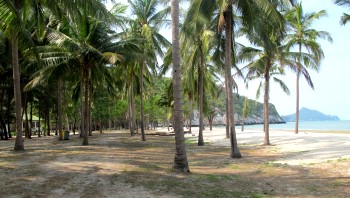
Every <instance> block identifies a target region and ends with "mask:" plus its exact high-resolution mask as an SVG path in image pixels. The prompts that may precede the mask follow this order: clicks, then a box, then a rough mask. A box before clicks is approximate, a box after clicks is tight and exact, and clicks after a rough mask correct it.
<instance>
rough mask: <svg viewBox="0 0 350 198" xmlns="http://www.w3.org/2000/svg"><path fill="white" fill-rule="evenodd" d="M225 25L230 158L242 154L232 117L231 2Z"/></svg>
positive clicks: (226, 13)
mask: <svg viewBox="0 0 350 198" xmlns="http://www.w3.org/2000/svg"><path fill="white" fill-rule="evenodd" d="M224 17H225V21H226V25H225V28H226V29H225V33H226V38H225V65H226V66H225V67H226V69H225V70H226V75H225V80H226V86H227V89H226V90H227V102H228V106H227V107H228V116H229V118H230V121H229V125H230V144H231V153H230V156H231V157H232V158H241V157H242V155H241V153H240V151H239V149H238V145H237V137H236V129H235V119H234V109H233V107H234V105H233V93H232V75H231V66H232V42H233V40H232V39H233V38H232V32H233V28H232V2H231V3H229V5H228V6H227V10H226V11H225V13H224Z"/></svg>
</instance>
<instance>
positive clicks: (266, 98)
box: [264, 65, 270, 145]
mask: <svg viewBox="0 0 350 198" xmlns="http://www.w3.org/2000/svg"><path fill="white" fill-rule="evenodd" d="M269 71H270V65H268V66H267V68H266V71H265V74H264V78H265V84H264V133H265V137H264V145H270V137H269V91H270V90H269V89H270V74H269Z"/></svg>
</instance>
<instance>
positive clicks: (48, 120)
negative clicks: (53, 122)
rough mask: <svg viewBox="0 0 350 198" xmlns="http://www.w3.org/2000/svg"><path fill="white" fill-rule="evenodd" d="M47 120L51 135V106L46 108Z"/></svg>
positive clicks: (48, 134) (48, 130)
mask: <svg viewBox="0 0 350 198" xmlns="http://www.w3.org/2000/svg"><path fill="white" fill-rule="evenodd" d="M46 121H47V136H51V128H50V108H49V107H47V109H46Z"/></svg>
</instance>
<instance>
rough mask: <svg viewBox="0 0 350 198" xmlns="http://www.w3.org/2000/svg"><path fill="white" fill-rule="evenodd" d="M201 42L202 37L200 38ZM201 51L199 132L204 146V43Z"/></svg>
mask: <svg viewBox="0 0 350 198" xmlns="http://www.w3.org/2000/svg"><path fill="white" fill-rule="evenodd" d="M198 40H199V42H200V39H198ZM199 51H200V56H201V62H200V64H199V67H198V89H199V90H198V111H199V133H198V146H204V139H203V128H204V126H203V96H204V86H203V73H204V72H203V70H204V56H203V50H202V44H201V43H200V44H199Z"/></svg>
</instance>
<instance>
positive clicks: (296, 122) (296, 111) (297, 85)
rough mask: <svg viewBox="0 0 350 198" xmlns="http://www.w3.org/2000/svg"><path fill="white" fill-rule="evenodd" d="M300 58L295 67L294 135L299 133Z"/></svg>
mask: <svg viewBox="0 0 350 198" xmlns="http://www.w3.org/2000/svg"><path fill="white" fill-rule="evenodd" d="M299 54H301V44H299ZM300 61H301V60H300V57H299V61H298V65H297V67H298V68H297V80H296V94H295V95H296V110H295V134H298V132H299V78H300V70H301V68H300V67H301V65H300Z"/></svg>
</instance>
